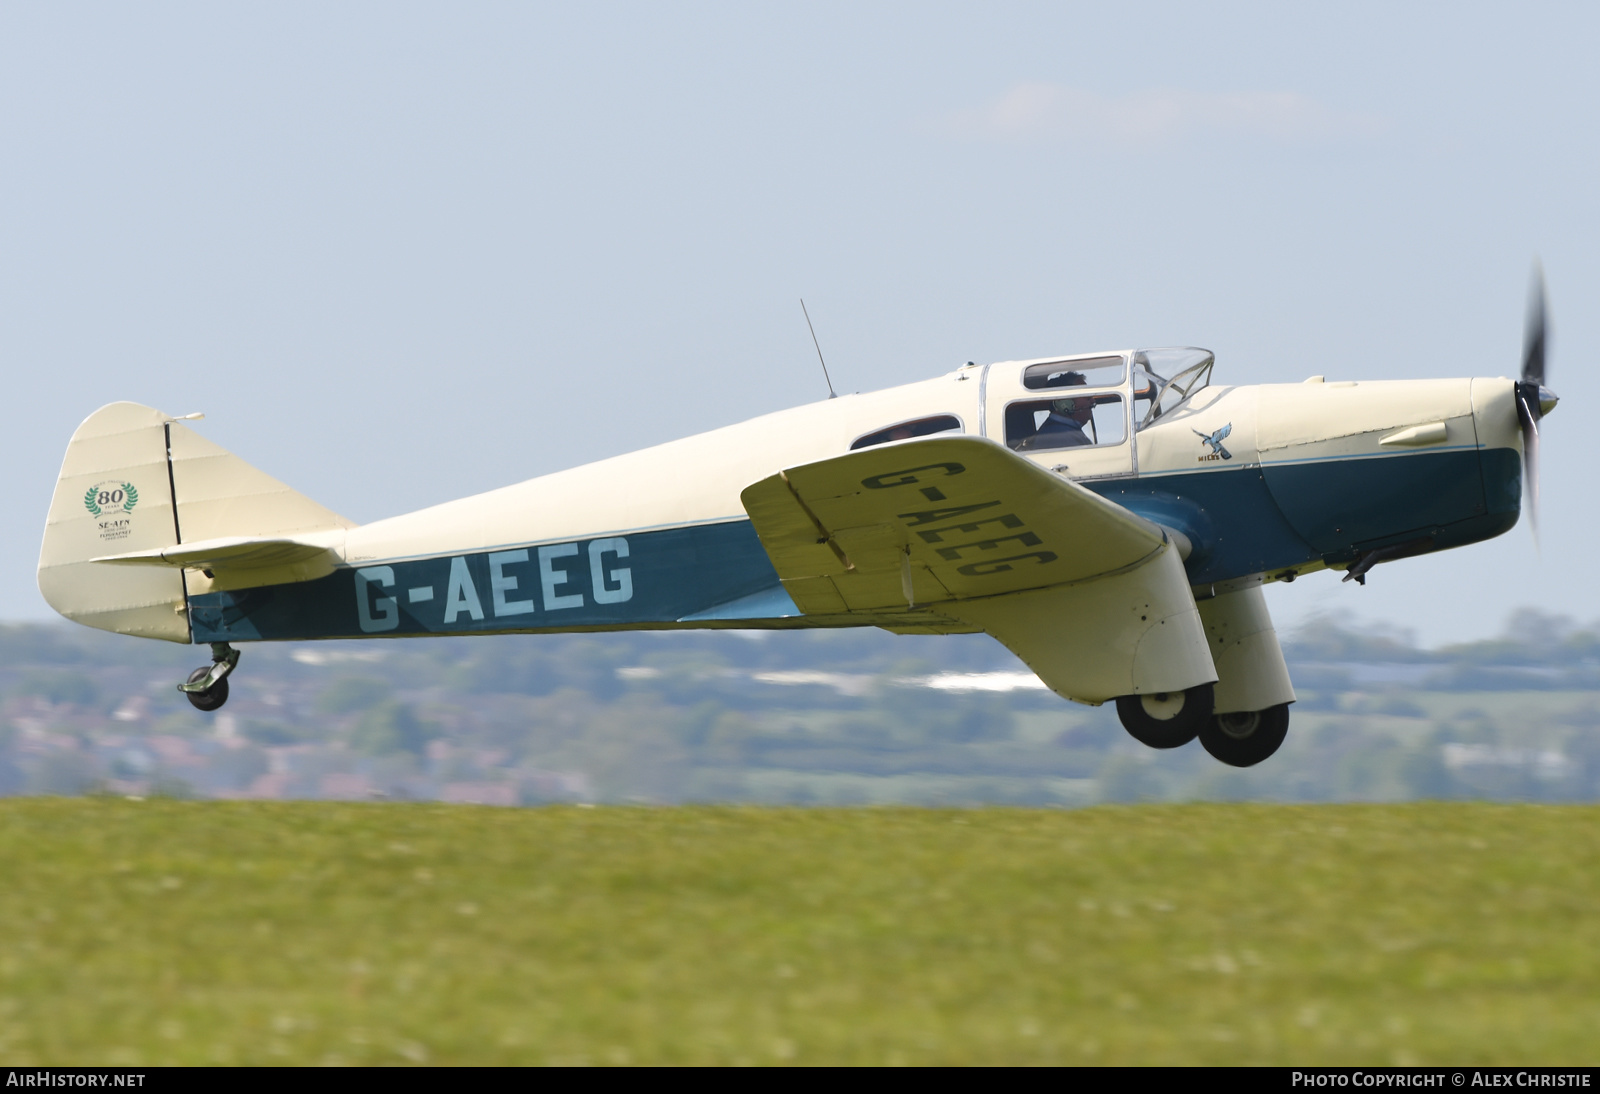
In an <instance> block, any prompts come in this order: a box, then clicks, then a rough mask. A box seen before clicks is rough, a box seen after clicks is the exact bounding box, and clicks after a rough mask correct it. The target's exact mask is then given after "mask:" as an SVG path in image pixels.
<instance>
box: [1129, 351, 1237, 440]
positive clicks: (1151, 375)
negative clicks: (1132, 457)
mask: <svg viewBox="0 0 1600 1094" xmlns="http://www.w3.org/2000/svg"><path fill="white" fill-rule="evenodd" d="M1214 364H1216V357H1215V355H1213V354H1212V352H1211V351H1210V350H1208V349H1199V348H1197V347H1195V346H1182V347H1178V348H1174V349H1142V350H1140V351H1139V352H1138V353H1135V354H1134V355H1133V415H1134V417H1135V418H1137V419H1138V420H1139V424H1138V426H1137V427H1136V428H1138V429H1143V428H1144V427H1145V426H1147V425H1149V424H1150V423H1151V422H1153V421H1156V420H1157V419H1158V418H1160V417H1161V416H1162V415H1163V414H1169V413H1171V412H1172V410H1173V409H1174V408H1175V407H1177V405H1178V404H1179V403H1181V402H1183V401H1184V400H1185V399H1187V398H1189V396H1191V395H1193V394H1194V393H1195V392H1197V391H1199V390H1200V389H1201V388H1203V387H1205V386H1206V385H1207V384H1209V383H1210V382H1211V367H1212V366H1213V365H1214Z"/></svg>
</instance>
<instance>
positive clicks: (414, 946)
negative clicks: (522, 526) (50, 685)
mask: <svg viewBox="0 0 1600 1094" xmlns="http://www.w3.org/2000/svg"><path fill="white" fill-rule="evenodd" d="M1597 1029H1600V809H1597V808H1591V807H1540V806H1497V805H1480V804H1420V805H1401V806H1258V805H1189V806H1136V807H1125V808H1124V807H1106V808H1097V809H1088V810H1080V811H1034V810H1011V809H985V810H963V811H954V810H922V809H757V808H674V809H652V808H596V809H587V808H568V807H562V808H544V809H492V808H478V807H467V806H438V805H411V804H373V805H351V804H332V803H219V802H180V801H156V800H152V801H144V802H134V801H124V800H120V799H9V800H3V801H0V1061H3V1062H5V1063H7V1064H12V1065H39V1064H167V1063H177V1064H183V1063H192V1064H202V1063H397V1064H405V1063H423V1062H428V1063H575V1062H590V1063H802V1064H804V1063H827V1062H853V1063H1035V1062H1086V1063H1302V1064H1312V1063H1369V1064H1371V1063H1412V1062H1421V1063H1452V1064H1467V1063H1481V1064H1515V1063H1547V1064H1556V1063H1560V1064H1594V1063H1596V1062H1600V1037H1596V1035H1595V1031H1596V1030H1597Z"/></svg>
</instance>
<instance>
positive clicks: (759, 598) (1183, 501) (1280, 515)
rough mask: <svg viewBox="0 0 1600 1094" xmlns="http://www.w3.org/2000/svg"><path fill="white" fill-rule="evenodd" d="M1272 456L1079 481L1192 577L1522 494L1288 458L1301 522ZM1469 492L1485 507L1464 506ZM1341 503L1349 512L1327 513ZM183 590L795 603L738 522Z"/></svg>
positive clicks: (1499, 470) (1511, 509)
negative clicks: (1158, 528)
mask: <svg viewBox="0 0 1600 1094" xmlns="http://www.w3.org/2000/svg"><path fill="white" fill-rule="evenodd" d="M1442 461H1448V462H1442ZM1299 468H1304V470H1299ZM1284 470H1286V468H1285V467H1281V466H1280V467H1273V466H1269V467H1268V468H1267V469H1266V471H1265V473H1264V472H1263V469H1262V468H1261V467H1259V466H1255V465H1248V466H1243V467H1216V468H1207V469H1205V470H1204V471H1200V472H1186V473H1176V474H1146V475H1142V476H1140V477H1137V478H1134V477H1129V478H1115V479H1096V480H1089V481H1086V482H1084V483H1083V485H1084V486H1086V487H1088V488H1089V489H1091V490H1093V491H1094V492H1095V493H1097V494H1099V495H1101V496H1102V497H1105V498H1107V499H1108V500H1110V501H1114V502H1116V503H1117V504H1119V505H1123V506H1126V507H1127V508H1128V509H1130V510H1132V511H1133V512H1136V513H1138V514H1139V515H1140V516H1143V517H1145V518H1146V519H1148V520H1152V521H1155V522H1156V523H1158V524H1163V525H1166V526H1168V527H1171V528H1176V529H1177V530H1179V531H1181V532H1183V533H1184V534H1185V535H1186V536H1188V537H1189V540H1190V542H1191V543H1192V544H1193V545H1194V552H1193V553H1192V554H1191V555H1190V556H1189V558H1188V560H1187V563H1186V568H1187V570H1188V574H1189V579H1190V581H1191V582H1192V583H1194V584H1195V585H1203V584H1207V583H1217V582H1224V581H1229V580H1233V579H1237V578H1242V577H1248V576H1250V575H1253V574H1263V573H1267V574H1270V573H1274V572H1277V571H1282V570H1288V569H1292V568H1294V567H1297V566H1303V565H1306V564H1307V563H1314V562H1317V561H1324V562H1345V561H1349V560H1351V559H1354V558H1355V557H1357V555H1358V554H1359V553H1360V551H1362V550H1366V549H1370V548H1372V547H1376V546H1385V545H1387V544H1389V543H1395V542H1400V541H1404V540H1406V539H1409V538H1412V537H1415V536H1418V535H1427V536H1431V537H1432V538H1433V540H1434V547H1435V549H1443V548H1446V547H1456V546H1461V545H1463V544H1466V543H1473V542H1476V541H1478V540H1482V539H1487V538H1489V537H1491V536H1495V535H1499V534H1500V533H1501V532H1504V531H1506V530H1508V529H1509V528H1510V527H1511V526H1512V525H1514V524H1515V523H1516V520H1517V514H1518V510H1519V508H1520V506H1519V499H1520V488H1519V476H1520V474H1521V463H1520V460H1519V459H1518V456H1517V453H1516V452H1515V451H1513V450H1510V449H1491V450H1486V451H1483V452H1419V453H1411V454H1405V455H1400V456H1383V457H1373V458H1365V459H1351V460H1345V461H1327V462H1321V463H1316V464H1298V465H1292V466H1290V467H1288V468H1287V470H1288V471H1289V472H1290V476H1289V478H1287V479H1283V478H1279V479H1277V480H1275V481H1278V482H1280V484H1281V485H1279V486H1278V490H1277V495H1276V497H1278V498H1281V497H1282V496H1284V493H1285V491H1286V490H1287V491H1292V492H1294V495H1293V496H1295V497H1296V500H1298V501H1303V502H1304V503H1305V504H1304V505H1302V506H1301V507H1300V508H1303V509H1304V512H1298V511H1297V512H1296V513H1295V514H1293V515H1298V516H1299V517H1300V520H1299V521H1298V522H1294V521H1293V520H1292V516H1285V513H1284V511H1283V509H1282V508H1280V505H1279V504H1278V500H1276V499H1275V494H1274V491H1273V490H1270V489H1269V488H1268V477H1269V476H1281V474H1282V472H1283V471H1284ZM1301 476H1303V478H1302V477H1301ZM1480 476H1481V477H1480ZM1475 478H1476V479H1477V480H1478V481H1479V482H1481V484H1482V485H1481V492H1480V493H1474V491H1473V490H1471V489H1462V490H1461V491H1459V496H1452V497H1444V495H1442V494H1441V492H1440V489H1439V487H1440V484H1441V483H1458V482H1459V483H1470V482H1471V481H1472V480H1474V479H1475ZM1455 493H1456V492H1454V491H1446V492H1445V494H1450V495H1454V494H1455ZM1475 497H1476V498H1482V499H1484V501H1485V502H1486V505H1485V506H1484V507H1480V508H1478V509H1477V510H1476V511H1473V505H1474V504H1475V503H1474V501H1473V499H1474V498H1475ZM1441 498H1443V499H1444V500H1443V501H1441ZM1319 502H1320V505H1319ZM1340 506H1342V507H1344V508H1346V509H1349V510H1350V511H1351V514H1350V515H1351V517H1352V518H1355V519H1350V520H1348V521H1344V522H1340V521H1337V520H1334V519H1333V517H1334V516H1336V515H1337V514H1336V512H1335V511H1336V509H1338V508H1339V507H1340ZM1294 508H1295V506H1293V505H1291V509H1294ZM1457 510H1460V511H1459V512H1458V511H1457ZM1485 510H1486V511H1485ZM1300 525H1305V527H1300ZM1330 529H1331V531H1330ZM1346 533H1348V534H1346ZM1330 537H1332V538H1330ZM1339 537H1343V538H1339ZM1311 541H1315V542H1311ZM189 603H190V620H191V623H192V626H193V640H194V641H195V642H224V641H232V642H249V641H259V640H272V639H304V638H368V637H374V638H376V637H402V636H414V635H430V634H433V635H438V634H484V633H496V632H507V631H546V630H548V631H559V630H572V629H578V628H591V627H592V628H616V629H623V628H628V627H637V626H649V625H652V624H666V625H670V624H674V623H686V624H690V625H693V624H695V623H707V622H727V621H735V620H747V621H749V623H751V624H759V622H760V621H761V620H768V621H772V620H777V619H782V618H789V617H792V616H793V615H796V614H798V612H797V611H795V610H792V608H793V605H792V601H790V600H789V599H788V596H787V594H786V593H784V592H783V588H782V586H781V584H780V583H779V581H778V575H777V572H776V571H775V570H774V569H773V567H772V563H771V561H770V560H769V559H768V557H767V553H766V551H765V550H764V549H763V548H762V546H761V542H760V540H759V539H758V538H757V537H756V534H755V530H754V528H753V527H752V526H751V524H750V522H749V521H748V520H734V521H727V522H723V523H717V524H705V525H691V526H687V527H678V528H667V529H658V530H652V531H642V532H629V533H625V534H623V535H620V536H606V537H599V538H594V539H583V540H573V541H570V542H567V543H554V544H550V543H547V544H530V545H528V546H526V547H515V548H511V549H500V548H497V549H495V550H493V551H480V552H477V553H472V554H465V553H464V554H460V555H453V556H444V557H439V558H425V559H401V560H392V561H386V562H382V563H373V564H370V565H367V566H363V567H359V568H351V569H340V570H337V571H335V572H334V573H332V574H330V575H328V576H327V577H324V578H321V579H319V580H317V581H308V582H303V583H298V584H287V585H276V586H268V587H264V588H259V589H247V590H241V591H239V592H230V593H207V594H203V595H198V596H194V597H191V598H190V601H189ZM831 622H833V623H835V624H836V623H837V622H838V620H837V618H835V619H833V620H832V621H831Z"/></svg>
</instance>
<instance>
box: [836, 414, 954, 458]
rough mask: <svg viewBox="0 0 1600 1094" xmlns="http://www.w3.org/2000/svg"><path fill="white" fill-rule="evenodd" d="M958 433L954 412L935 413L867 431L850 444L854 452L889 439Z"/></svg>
mask: <svg viewBox="0 0 1600 1094" xmlns="http://www.w3.org/2000/svg"><path fill="white" fill-rule="evenodd" d="M951 432H955V433H960V432H961V419H960V418H957V417H956V416H955V415H954V414H937V415H935V416H933V417H931V418H917V419H914V420H912V421H909V422H901V423H900V424H899V425H891V426H890V427H889V428H887V429H880V430H878V431H877V432H876V433H868V434H867V435H866V436H865V437H861V438H858V439H857V440H856V442H855V444H852V445H851V446H850V451H852V452H854V451H855V450H856V449H858V448H871V447H872V446H873V445H875V444H888V443H889V442H890V441H905V440H909V439H911V438H912V437H926V436H928V435H929V434H932V433H951Z"/></svg>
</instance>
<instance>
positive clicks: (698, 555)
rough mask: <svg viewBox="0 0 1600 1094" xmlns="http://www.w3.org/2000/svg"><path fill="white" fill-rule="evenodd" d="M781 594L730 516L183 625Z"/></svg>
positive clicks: (538, 616)
mask: <svg viewBox="0 0 1600 1094" xmlns="http://www.w3.org/2000/svg"><path fill="white" fill-rule="evenodd" d="M781 590H782V586H781V585H779V583H778V574H777V571H775V570H774V569H773V568H772V562H771V560H770V559H769V558H768V557H767V552H766V551H765V550H764V549H763V548H762V546H761V541H760V540H759V539H757V538H756V534H755V529H754V528H753V527H752V525H751V524H750V522H749V521H748V520H739V521H729V522H726V523H722V524H707V525H694V526H689V527H683V528H668V529H663V530H660V531H652V532H643V533H633V534H629V535H625V536H604V537H599V538H595V539H585V540H573V541H570V542H567V543H546V544H530V545H529V546H527V547H519V548H514V549H509V550H495V551H482V552H477V553H472V554H466V553H463V554H459V555H449V556H444V557H440V558H423V559H409V560H395V561H387V562H382V563H373V564H370V565H366V566H361V567H355V568H351V569H340V570H336V571H334V572H333V573H332V574H329V575H328V576H327V577H324V578H320V579H319V580H316V581H307V582H301V583H297V584H288V585H273V586H267V587H264V588H259V589H244V590H240V591H238V592H225V593H206V594H203V595H200V596H193V597H190V599H189V618H190V621H191V624H192V627H193V635H194V641H195V642H250V641H259V640H271V639H293V638H385V637H401V636H411V635H425V634H473V633H479V634H482V633H494V632H506V631H540V630H570V629H574V628H580V627H617V628H621V627H630V626H640V625H648V624H652V623H673V622H676V621H678V620H680V619H683V618H684V617H685V616H690V615H695V614H701V615H706V613H713V614H711V615H709V616H707V617H708V618H720V617H718V616H716V615H715V614H714V613H715V609H717V608H718V607H719V606H724V605H729V604H730V603H732V602H736V601H740V600H742V599H745V598H750V597H753V596H755V594H758V593H761V592H763V591H777V592H781ZM761 603H762V605H763V606H764V607H765V609H766V610H769V611H773V610H777V611H781V610H782V607H783V605H782V604H781V603H779V602H778V601H777V600H776V599H775V598H772V597H768V598H766V599H765V600H763V601H761Z"/></svg>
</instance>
